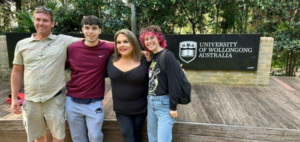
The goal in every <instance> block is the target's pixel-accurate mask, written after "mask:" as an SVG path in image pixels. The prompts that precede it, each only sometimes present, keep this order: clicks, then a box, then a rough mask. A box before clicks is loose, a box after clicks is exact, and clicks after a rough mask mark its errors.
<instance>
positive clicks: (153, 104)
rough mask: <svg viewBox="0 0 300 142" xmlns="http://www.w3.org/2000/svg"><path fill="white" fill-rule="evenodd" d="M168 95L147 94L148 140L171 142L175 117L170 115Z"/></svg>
mask: <svg viewBox="0 0 300 142" xmlns="http://www.w3.org/2000/svg"><path fill="white" fill-rule="evenodd" d="M169 104H170V99H169V96H168V95H163V96H151V95H148V116H147V133H148V140H149V142H171V141H172V128H173V124H174V123H175V122H176V119H174V118H172V117H171V115H170V106H169Z"/></svg>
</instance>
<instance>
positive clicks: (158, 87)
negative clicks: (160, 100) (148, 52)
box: [148, 51, 180, 110]
mask: <svg viewBox="0 0 300 142" xmlns="http://www.w3.org/2000/svg"><path fill="white" fill-rule="evenodd" d="M160 53H161V51H160V52H158V53H156V54H154V56H153V60H152V63H151V65H150V67H149V90H148V93H149V94H150V95H154V96H161V95H169V97H170V110H177V99H176V98H177V97H176V96H178V95H179V94H177V93H178V92H180V76H179V73H178V70H179V69H180V66H179V65H178V61H177V60H176V58H175V56H174V54H173V53H172V52H166V68H167V72H168V74H166V73H165V72H164V71H163V70H162V69H161V67H160V65H159V64H158V62H159V61H160V55H161V54H160Z"/></svg>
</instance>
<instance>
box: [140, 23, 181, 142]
mask: <svg viewBox="0 0 300 142" xmlns="http://www.w3.org/2000/svg"><path fill="white" fill-rule="evenodd" d="M140 42H141V44H142V46H143V47H145V48H146V50H147V51H150V52H151V53H153V60H152V62H151V65H150V67H149V72H148V73H149V86H148V106H147V109H148V111H147V112H148V117H147V133H148V139H149V142H171V141H172V128H173V124H174V123H175V121H176V118H177V117H178V113H177V99H176V96H178V92H180V86H179V85H180V77H179V74H178V72H177V71H178V70H179V69H181V68H180V66H179V65H178V62H177V60H176V58H175V56H174V54H173V53H172V52H170V51H166V53H165V55H166V56H165V58H166V63H165V65H166V66H167V67H166V70H167V72H168V73H166V72H165V71H163V70H162V68H161V67H160V63H159V61H160V57H161V55H162V51H163V50H167V49H165V48H166V46H167V44H166V40H165V37H164V35H163V33H162V30H161V29H160V27H159V26H155V25H151V26H148V27H146V28H143V29H142V30H141V32H140Z"/></svg>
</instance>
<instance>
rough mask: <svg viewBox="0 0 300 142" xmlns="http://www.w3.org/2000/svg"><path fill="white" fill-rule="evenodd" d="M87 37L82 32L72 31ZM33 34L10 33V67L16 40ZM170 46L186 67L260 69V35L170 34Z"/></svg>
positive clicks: (109, 35) (104, 36)
mask: <svg viewBox="0 0 300 142" xmlns="http://www.w3.org/2000/svg"><path fill="white" fill-rule="evenodd" d="M71 35H72V36H76V37H83V35H82V34H71ZM26 37H30V34H20V33H7V34H6V39H7V48H8V56H9V63H10V67H12V64H11V63H12V60H13V54H14V49H15V46H16V43H17V42H18V41H19V40H21V39H23V38H26ZM100 38H101V39H105V40H110V41H113V34H101V35H100ZM166 39H167V48H168V49H169V50H171V51H172V52H173V53H174V54H175V57H176V58H177V60H179V61H180V62H181V63H182V64H183V67H184V68H185V69H193V70H245V71H254V70H256V69H257V61H258V49H259V42H260V35H258V34H243V35H227V34H224V35H166Z"/></svg>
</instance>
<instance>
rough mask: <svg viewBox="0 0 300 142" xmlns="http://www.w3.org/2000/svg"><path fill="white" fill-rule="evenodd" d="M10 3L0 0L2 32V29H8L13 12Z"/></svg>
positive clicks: (2, 31) (1, 31)
mask: <svg viewBox="0 0 300 142" xmlns="http://www.w3.org/2000/svg"><path fill="white" fill-rule="evenodd" d="M10 7H11V3H10V2H9V1H6V0H2V1H0V17H1V18H0V33H1V34H4V31H10V29H11V19H12V18H13V13H12V12H11V9H10Z"/></svg>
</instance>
